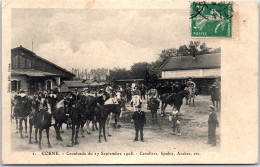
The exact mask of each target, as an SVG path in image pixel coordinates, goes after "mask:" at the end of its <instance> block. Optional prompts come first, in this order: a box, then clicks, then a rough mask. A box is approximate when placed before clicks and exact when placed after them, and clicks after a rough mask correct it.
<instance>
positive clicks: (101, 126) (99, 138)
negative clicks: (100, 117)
mask: <svg viewBox="0 0 260 167" xmlns="http://www.w3.org/2000/svg"><path fill="white" fill-rule="evenodd" d="M102 128H103V125H102V123H101V122H99V135H98V142H99V143H101V131H102Z"/></svg>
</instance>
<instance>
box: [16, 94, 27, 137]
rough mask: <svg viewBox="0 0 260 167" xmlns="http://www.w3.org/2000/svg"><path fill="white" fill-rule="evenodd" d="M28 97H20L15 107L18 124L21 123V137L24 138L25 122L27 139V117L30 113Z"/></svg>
mask: <svg viewBox="0 0 260 167" xmlns="http://www.w3.org/2000/svg"><path fill="white" fill-rule="evenodd" d="M28 104H29V103H28V97H26V96H23V97H22V96H18V97H17V103H16V104H15V106H14V115H15V118H16V120H17V121H16V123H17V122H19V133H20V137H21V138H23V124H22V123H23V121H24V125H25V134H26V136H25V137H27V136H28V135H27V117H28V116H29V113H30V106H29V105H28Z"/></svg>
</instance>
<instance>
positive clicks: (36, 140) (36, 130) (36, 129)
mask: <svg viewBox="0 0 260 167" xmlns="http://www.w3.org/2000/svg"><path fill="white" fill-rule="evenodd" d="M37 133H38V128H37V127H36V128H35V136H34V137H35V143H38V137H37Z"/></svg>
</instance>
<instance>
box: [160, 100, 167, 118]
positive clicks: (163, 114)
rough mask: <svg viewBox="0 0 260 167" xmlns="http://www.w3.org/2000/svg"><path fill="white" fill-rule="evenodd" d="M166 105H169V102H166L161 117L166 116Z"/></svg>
mask: <svg viewBox="0 0 260 167" xmlns="http://www.w3.org/2000/svg"><path fill="white" fill-rule="evenodd" d="M166 107H167V103H164V106H163V112H162V113H161V117H163V116H165V110H166Z"/></svg>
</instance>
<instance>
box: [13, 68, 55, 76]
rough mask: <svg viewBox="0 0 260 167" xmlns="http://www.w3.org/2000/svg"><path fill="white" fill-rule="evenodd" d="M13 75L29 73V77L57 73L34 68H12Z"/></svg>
mask: <svg viewBox="0 0 260 167" xmlns="http://www.w3.org/2000/svg"><path fill="white" fill-rule="evenodd" d="M11 75H27V76H29V77H45V76H57V74H53V73H49V72H44V71H39V70H34V69H12V70H11Z"/></svg>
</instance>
